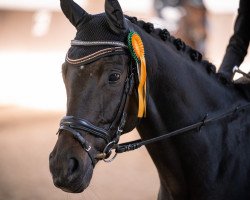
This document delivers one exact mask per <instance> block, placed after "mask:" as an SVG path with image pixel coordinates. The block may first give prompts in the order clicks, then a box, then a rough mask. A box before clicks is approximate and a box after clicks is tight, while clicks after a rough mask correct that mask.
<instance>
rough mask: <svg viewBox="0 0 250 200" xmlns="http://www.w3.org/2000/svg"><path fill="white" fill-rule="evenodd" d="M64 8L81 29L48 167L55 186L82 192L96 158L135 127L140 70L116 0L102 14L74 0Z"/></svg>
mask: <svg viewBox="0 0 250 200" xmlns="http://www.w3.org/2000/svg"><path fill="white" fill-rule="evenodd" d="M61 8H62V11H63V13H64V14H65V16H66V17H67V18H68V19H69V21H70V22H71V23H72V25H73V26H74V27H75V28H76V29H77V33H76V36H75V39H74V40H72V42H71V48H70V49H69V50H68V53H67V56H66V61H65V63H64V64H63V65H62V76H63V80H64V84H65V87H66V92H67V113H66V116H65V117H64V118H63V119H62V120H61V123H60V128H59V131H58V140H57V143H56V145H55V147H54V149H53V151H52V152H51V154H50V160H49V161H50V171H51V174H52V176H53V181H54V184H55V186H57V187H59V188H61V189H62V190H64V191H67V192H82V191H83V190H84V189H85V188H86V187H87V186H88V185H89V182H90V180H91V177H92V173H93V169H94V166H95V165H96V163H97V162H98V160H101V159H107V158H108V157H109V156H110V155H109V154H110V153H111V149H112V148H113V147H114V145H116V144H117V143H118V140H119V137H120V135H121V134H122V133H124V132H129V131H131V130H132V129H133V128H134V127H135V126H136V123H137V119H138V118H137V112H138V103H137V90H136V89H135V87H134V85H136V84H138V83H137V82H138V80H137V76H135V74H136V73H137V69H136V67H135V66H136V65H135V64H134V61H133V60H132V59H131V56H129V50H128V47H127V44H126V43H127V36H128V32H129V28H128V25H127V22H126V19H125V17H124V15H123V12H122V9H121V7H120V5H119V3H118V2H117V1H116V0H106V1H105V13H102V14H98V15H90V14H88V13H87V12H86V11H85V10H83V9H82V8H81V7H80V6H79V5H77V4H76V3H75V2H74V1H72V0H61Z"/></svg>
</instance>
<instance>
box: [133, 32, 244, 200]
mask: <svg viewBox="0 0 250 200" xmlns="http://www.w3.org/2000/svg"><path fill="white" fill-rule="evenodd" d="M144 35H145V34H144ZM141 36H142V37H143V41H146V42H144V46H145V49H146V58H147V75H148V78H147V113H146V118H143V119H142V120H141V122H140V124H139V125H138V126H137V129H138V131H139V133H140V135H141V137H142V138H143V139H148V138H152V137H156V136H159V135H162V134H166V133H167V132H168V131H173V130H176V129H178V128H182V127H184V126H187V125H191V124H193V123H196V122H199V121H201V120H202V119H203V118H204V117H205V115H206V114H211V113H214V112H222V110H223V111H226V110H227V109H229V108H232V107H233V104H236V105H237V104H238V103H239V102H240V101H243V100H241V98H240V97H239V95H238V93H237V91H236V90H234V89H233V86H225V84H223V83H222V82H221V81H220V80H219V79H218V76H217V75H216V74H215V73H211V74H208V73H207V71H206V68H205V66H203V64H202V62H198V61H196V62H194V61H192V60H191V59H190V58H189V55H188V54H187V53H185V52H179V51H177V50H176V49H175V47H174V45H173V44H172V43H171V42H166V43H163V42H162V41H159V39H155V38H152V37H149V36H143V33H141ZM189 136H190V137H188V138H186V137H175V138H173V139H169V140H167V141H162V142H157V143H155V144H151V145H148V146H147V149H148V151H149V153H150V155H151V157H152V159H153V161H154V163H155V165H156V167H157V169H158V172H159V176H160V180H161V183H162V184H161V187H162V188H161V189H162V192H163V193H164V192H165V193H169V194H176V195H178V194H183V195H184V196H185V194H186V193H187V190H188V189H187V188H188V185H186V184H187V182H189V181H188V180H186V177H187V176H186V174H185V171H184V170H183V169H184V168H185V167H186V166H187V163H188V162H190V160H188V159H191V158H190V157H189V156H184V157H183V154H185V153H188V152H189V151H192V152H196V150H197V149H195V148H197V146H201V144H200V143H202V144H204V143H206V142H204V141H206V138H205V137H207V136H202V135H198V136H197V135H196V136H195V137H196V139H195V140H194V138H193V137H194V136H192V135H189ZM203 137H204V138H203ZM208 137H217V136H216V135H215V134H211V135H209V136H208ZM210 139H211V140H212V141H213V139H212V138H210ZM214 139H215V138H214ZM190 144H191V145H190ZM208 147H209V145H204V146H202V148H203V149H202V150H204V148H208ZM180 152H182V153H180ZM183 152H184V153H183ZM206 156H207V157H206V158H205V159H208V160H209V159H212V156H211V155H206ZM210 156H211V157H210ZM194 160H195V158H194ZM194 168H195V166H194ZM186 169H188V167H186ZM192 170H194V172H195V169H190V171H192ZM201 178H204V180H205V179H206V177H201ZM183 199H185V198H183Z"/></svg>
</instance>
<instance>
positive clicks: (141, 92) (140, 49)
mask: <svg viewBox="0 0 250 200" xmlns="http://www.w3.org/2000/svg"><path fill="white" fill-rule="evenodd" d="M131 42H132V47H133V50H134V53H135V54H136V56H137V58H138V60H139V61H140V77H139V81H140V82H139V86H138V98H139V108H138V117H140V118H141V117H143V116H144V117H146V79H147V70H146V59H145V51H144V46H143V42H142V40H141V38H140V36H139V35H138V34H133V36H132V38H131Z"/></svg>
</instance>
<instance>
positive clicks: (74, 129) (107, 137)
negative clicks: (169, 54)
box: [58, 40, 250, 166]
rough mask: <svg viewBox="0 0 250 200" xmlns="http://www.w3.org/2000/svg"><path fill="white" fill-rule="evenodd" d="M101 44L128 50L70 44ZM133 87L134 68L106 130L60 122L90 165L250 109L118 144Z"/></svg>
mask: <svg viewBox="0 0 250 200" xmlns="http://www.w3.org/2000/svg"><path fill="white" fill-rule="evenodd" d="M100 44H101V45H109V46H110V45H111V46H112V45H113V46H116V47H117V46H118V47H122V48H127V47H126V45H125V44H124V43H120V42H109V41H107V42H105V41H100V42H98V41H97V42H83V41H76V40H73V41H71V45H76V46H77V45H80V46H91V45H92V46H94V45H100ZM134 85H135V74H134V68H133V66H132V65H131V66H130V67H129V69H128V75H127V78H126V81H125V84H124V89H123V96H122V99H121V102H120V105H119V109H118V112H117V114H116V117H115V119H114V121H113V122H112V124H111V125H110V127H109V129H108V130H105V129H103V128H100V127H97V126H95V125H93V124H91V123H90V122H88V121H87V120H85V119H80V118H76V117H74V116H65V117H63V118H62V120H61V122H60V128H59V130H58V133H60V132H61V131H62V130H66V131H67V132H68V133H71V134H72V135H73V137H74V138H75V139H76V140H77V141H78V142H79V143H80V145H81V146H82V147H83V149H84V150H85V151H86V152H87V154H88V155H89V157H90V159H91V161H92V164H93V166H95V164H96V163H97V162H98V160H104V161H105V162H111V161H113V160H114V159H115V158H116V156H117V154H119V153H124V152H128V151H132V150H135V149H138V148H140V147H142V146H145V145H148V144H152V143H155V142H158V141H162V140H166V139H168V138H171V137H173V136H177V135H182V134H185V133H190V131H193V130H201V128H202V127H203V126H205V125H206V124H208V123H210V122H213V121H217V120H220V119H223V118H226V117H228V116H230V115H233V114H235V113H237V112H240V111H243V110H245V109H248V108H250V104H246V105H241V106H238V107H236V108H235V109H232V110H229V111H226V112H224V113H222V114H220V115H216V116H213V117H211V118H209V117H208V114H207V115H206V116H205V117H204V118H203V119H202V120H201V121H199V122H197V123H194V124H192V125H189V126H186V127H184V128H180V129H178V130H175V131H172V132H168V131H162V132H161V134H162V135H161V136H158V137H154V138H151V139H148V140H141V139H139V140H134V141H130V142H126V143H122V144H118V142H119V139H120V136H121V135H122V133H123V128H124V126H125V124H126V118H127V112H126V111H127V108H128V102H129V96H130V95H131V94H132V91H133V88H134ZM117 125H118V126H117ZM79 131H86V132H87V133H89V134H91V135H93V136H95V137H98V138H102V139H103V140H104V141H105V142H106V147H105V148H104V150H103V152H102V153H97V154H96V150H95V149H94V148H92V146H91V145H90V144H89V142H88V141H87V140H86V139H85V138H84V137H83V136H82V135H81V134H80V132H79ZM112 150H114V151H115V155H114V156H113V157H112V158H111V159H109V157H110V156H111V154H112Z"/></svg>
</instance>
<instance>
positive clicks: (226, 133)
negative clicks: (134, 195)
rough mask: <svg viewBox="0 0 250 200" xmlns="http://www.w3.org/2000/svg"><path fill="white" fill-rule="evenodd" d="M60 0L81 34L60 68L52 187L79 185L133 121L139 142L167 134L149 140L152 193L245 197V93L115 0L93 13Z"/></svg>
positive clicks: (248, 181)
mask: <svg viewBox="0 0 250 200" xmlns="http://www.w3.org/2000/svg"><path fill="white" fill-rule="evenodd" d="M61 7H62V10H63V12H64V14H65V15H66V17H67V18H68V19H69V20H70V22H71V23H72V24H73V25H74V26H75V27H76V29H77V33H76V37H75V39H74V40H73V41H72V42H71V45H72V46H71V48H70V49H69V51H68V53H67V56H66V62H65V63H64V64H63V66H62V72H63V79H64V83H65V86H66V91H67V116H66V117H64V118H63V119H62V121H61V123H60V128H59V132H58V133H59V137H58V140H57V143H56V145H55V147H54V150H53V151H52V153H51V155H50V171H51V173H52V176H53V181H54V184H55V186H57V187H59V188H61V189H62V190H64V191H66V192H75V193H76V192H82V191H83V190H84V189H85V188H87V186H88V185H89V182H90V180H91V177H92V173H93V169H94V166H95V164H96V163H97V162H98V160H101V159H107V158H108V157H109V153H110V151H111V149H112V148H115V149H116V151H117V152H118V153H119V152H121V151H123V150H124V149H122V148H119V145H117V143H118V141H119V137H120V134H121V133H126V132H128V131H131V130H132V129H133V128H135V127H136V128H137V130H138V131H139V133H140V135H141V137H142V139H143V140H148V139H150V138H155V137H158V136H162V137H165V136H167V135H169V136H172V137H171V138H168V139H166V140H161V141H158V142H155V143H151V144H148V145H147V146H146V147H147V150H148V152H149V154H150V156H151V157H152V159H153V161H154V163H155V166H156V168H157V170H158V173H159V178H160V185H161V186H160V191H159V195H158V197H159V198H158V199H164V200H166V199H175V200H176V199H194V200H197V199H199V200H201V199H203V200H205V199H206V200H208V199H211V200H223V199H225V200H234V199H235V200H236V199H237V200H238V199H241V200H247V199H250V190H249V189H250V159H249V158H250V115H249V110H250V108H249V107H250V106H249V99H247V98H246V97H245V96H244V94H243V93H242V92H241V91H240V90H239V89H237V87H236V86H235V85H234V84H233V83H231V82H228V81H227V80H226V79H224V78H223V76H220V75H219V74H216V72H215V67H214V66H213V65H212V64H211V63H209V62H208V61H205V60H202V58H201V54H200V53H199V52H197V51H195V50H194V49H192V48H190V47H189V46H186V45H185V43H183V42H182V41H181V40H180V39H176V38H174V37H172V36H170V35H169V33H168V31H167V30H165V29H163V30H160V29H154V27H153V25H152V24H150V23H145V22H143V21H140V20H137V19H136V18H132V17H128V16H124V15H123V12H122V10H121V8H120V5H119V3H118V1H117V0H106V1H105V13H102V14H98V15H90V14H88V13H87V12H86V11H84V10H83V9H82V8H81V7H79V6H78V5H77V4H75V3H74V2H73V1H72V0H61ZM134 32H137V36H138V35H139V36H140V37H141V39H142V41H143V43H144V48H145V58H146V64H147V65H146V66H147V68H146V71H147V79H146V94H145V93H143V92H142V93H143V94H144V95H146V99H144V101H146V112H145V113H144V114H146V116H145V117H142V118H141V115H140V118H138V115H137V114H138V109H139V110H142V111H143V108H144V106H143V105H142V102H141V101H140V103H138V98H141V97H143V96H141V95H138V91H139V90H137V87H138V85H140V84H141V82H142V75H141V74H142V73H143V69H142V68H141V69H139V70H138V69H137V68H138V66H142V63H143V62H144V61H143V55H142V56H141V57H139V59H138V58H137V57H138V56H137V57H136V56H135V54H136V49H133V48H132V55H131V52H130V51H129V50H128V48H129V49H130V50H131V43H130V40H129V41H128V37H129V39H131V38H130V36H131V33H134ZM139 47H142V46H141V45H139ZM133 50H134V51H135V52H134V51H133ZM141 52H142V51H141ZM133 57H135V58H136V60H135V59H133ZM144 86H145V85H144ZM143 112H144V111H143ZM179 129H180V131H177V132H175V130H179ZM173 131H174V132H173ZM136 146H137V145H133V144H131V145H128V146H126V148H125V149H126V150H131V149H133V148H135V147H136ZM145 189H146V188H145Z"/></svg>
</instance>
